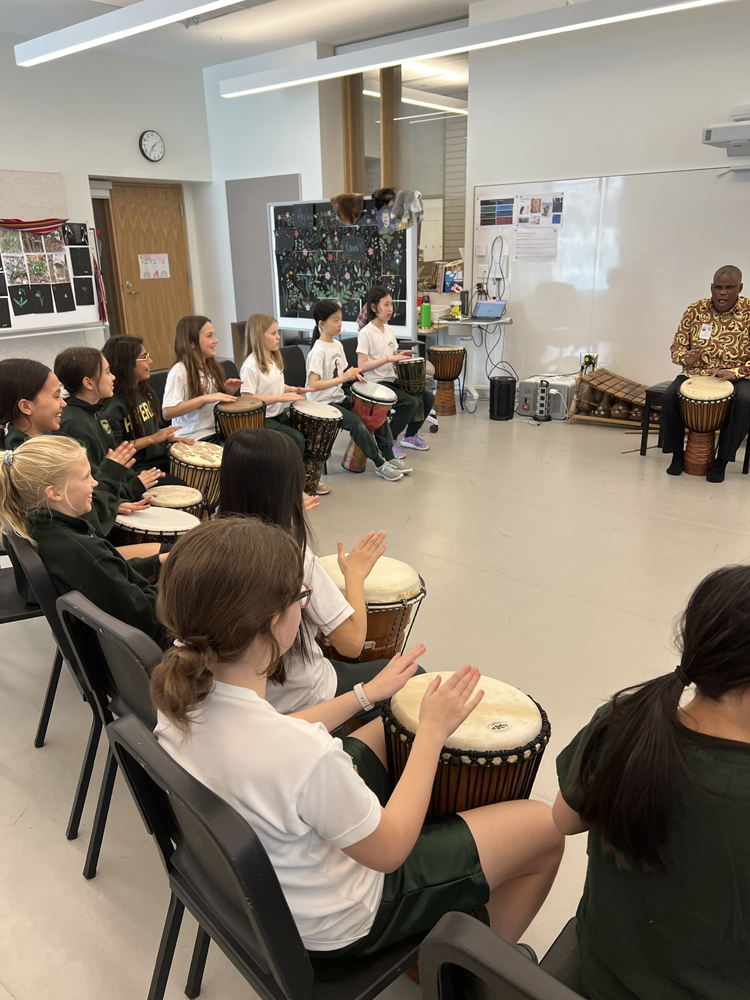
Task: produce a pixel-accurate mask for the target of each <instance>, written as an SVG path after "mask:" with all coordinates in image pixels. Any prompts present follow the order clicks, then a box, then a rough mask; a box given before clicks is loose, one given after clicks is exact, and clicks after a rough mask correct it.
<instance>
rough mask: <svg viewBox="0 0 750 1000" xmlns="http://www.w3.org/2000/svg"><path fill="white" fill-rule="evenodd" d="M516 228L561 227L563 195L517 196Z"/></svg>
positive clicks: (557, 193) (559, 193)
mask: <svg viewBox="0 0 750 1000" xmlns="http://www.w3.org/2000/svg"><path fill="white" fill-rule="evenodd" d="M515 205H516V222H515V224H516V228H517V229H520V228H522V227H524V226H546V227H549V226H561V225H562V224H563V194H562V192H561V191H558V192H556V193H555V194H518V195H516V197H515Z"/></svg>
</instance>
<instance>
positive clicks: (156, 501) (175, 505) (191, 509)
mask: <svg viewBox="0 0 750 1000" xmlns="http://www.w3.org/2000/svg"><path fill="white" fill-rule="evenodd" d="M146 496H148V498H149V500H148V502H149V503H150V504H151V506H152V507H164V508H166V509H169V510H184V511H185V512H186V513H187V514H192V515H193V517H197V518H200V516H201V514H202V513H203V508H204V504H203V494H202V493H201V491H200V490H194V489H193V488H192V486H153V487H152V488H151V489H150V490H147V491H146Z"/></svg>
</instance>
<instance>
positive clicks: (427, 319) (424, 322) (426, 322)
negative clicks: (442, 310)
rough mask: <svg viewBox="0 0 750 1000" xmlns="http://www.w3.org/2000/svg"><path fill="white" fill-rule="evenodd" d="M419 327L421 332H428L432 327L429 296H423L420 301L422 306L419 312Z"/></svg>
mask: <svg viewBox="0 0 750 1000" xmlns="http://www.w3.org/2000/svg"><path fill="white" fill-rule="evenodd" d="M419 325H420V327H421V328H422V329H423V330H429V328H430V327H431V326H432V306H431V305H430V297H429V295H425V296H424V297H423V299H422V305H421V307H420V310H419Z"/></svg>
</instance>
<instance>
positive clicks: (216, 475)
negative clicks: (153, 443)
mask: <svg viewBox="0 0 750 1000" xmlns="http://www.w3.org/2000/svg"><path fill="white" fill-rule="evenodd" d="M222 454H223V450H222V449H221V448H220V447H219V445H218V444H211V442H210V441H197V442H196V443H195V444H186V443H185V442H184V441H175V442H174V444H172V445H170V448H169V474H170V475H171V476H176V477H177V479H181V480H182V481H183V483H185V484H186V485H187V486H192V488H193V489H194V490H200V492H201V493H202V494H203V503H204V506H205V509H206V510H213V509H214V508H215V507H216V505H217V504H218V502H219V492H220V490H221V456H222Z"/></svg>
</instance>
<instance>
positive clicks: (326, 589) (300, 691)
mask: <svg viewBox="0 0 750 1000" xmlns="http://www.w3.org/2000/svg"><path fill="white" fill-rule="evenodd" d="M304 577H305V583H306V584H307V585H308V586H309V587H312V596H311V598H310V603H309V604H308V605H307V608H306V609H305V611H304V614H303V617H302V625H301V626H300V628H303V629H304V630H305V634H306V638H307V646H308V649H309V651H310V653H309V660H303V659H302V658H301V657H300V655H299V653H298V652H295V650H294V648H292V649H290V650H289V652H287V653H285V654H284V666H285V667H286V681H285V682H284V683H283V684H272V683H271V682H270V681H269V682H268V684H267V685H266V698H267V699H268V701H270V703H271V704H272V705H273V707H274V708H275V709H276V711H277V712H281V713H282V715H291V714H292V713H293V712H299V711H301V710H302V709H303V708H309V707H310V706H311V705H319V704H320V703H321V702H322V701H330V700H331V698H335V697H336V684H337V678H336V671H335V670H334V668H333V665H332V664H331V661H330V660H329V659H327V658H326V657H325V656H323V653H322V651H321V648H320V646H319V645H318V644H317V642H316V641H315V636H316V633H317V632H318V630H320V631H321V632H322V633H323V635H330V634H331V632H333V630H334V629H335V628H338V626H339V625H341V623H342V622H345V621H346V619H347V618H351V616H352V615H353V614H354V608H353V607H352V606H351V604H349V603H348V602H347V600H346V599H345V597H344V596H343V594H342V593H341V591H340V590H339V588H338V587H337V586H336V584H335V583H334V582H333V580H332V579H331V578H330V576H329V575H328V574H327V573H326V571H325V570H324V569H323V564H322V563H321V561H320V559H318V557H317V556H316V555H315V553H314V552H311V551H310V549H309V548H306V549H305V568H304Z"/></svg>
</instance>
